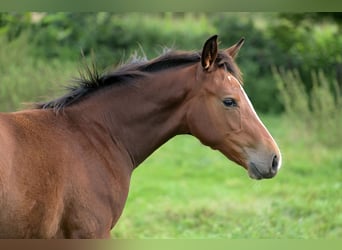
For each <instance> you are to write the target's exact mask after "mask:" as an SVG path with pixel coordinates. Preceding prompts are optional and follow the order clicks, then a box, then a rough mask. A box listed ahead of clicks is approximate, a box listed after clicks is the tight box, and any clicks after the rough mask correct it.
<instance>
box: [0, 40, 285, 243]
mask: <svg viewBox="0 0 342 250" xmlns="http://www.w3.org/2000/svg"><path fill="white" fill-rule="evenodd" d="M241 45H242V43H241V42H240V43H238V44H236V45H234V46H232V47H231V48H229V49H228V50H227V51H226V52H225V53H226V54H223V53H222V54H221V57H222V58H219V59H220V60H221V61H224V62H223V63H224V67H222V65H220V62H221V61H217V60H216V59H217V58H218V55H217V43H216V37H215V36H214V37H212V38H211V39H209V40H208V41H207V42H206V44H205V46H204V48H203V52H202V57H197V55H195V56H191V57H189V58H188V59H186V60H184V59H182V55H180V56H179V55H177V56H176V59H175V58H173V59H172V60H168V59H167V58H166V57H165V58H161V59H156V61H152V62H150V63H149V64H147V65H146V64H143V65H142V66H141V65H137V66H136V65H133V66H131V68H128V69H123V70H122V72H121V71H119V73H118V72H116V73H114V74H112V75H110V74H109V75H104V76H103V77H102V78H101V79H98V80H99V81H100V80H101V81H102V82H101V84H102V85H103V86H102V87H101V88H99V87H98V86H100V82H96V83H92V84H93V85H89V84H88V85H86V84H85V85H84V86H83V88H79V89H74V90H72V91H71V93H70V94H69V95H67V96H65V97H64V98H62V99H57V100H54V101H51V102H49V103H46V104H43V105H41V106H40V108H39V109H33V110H26V111H20V112H15V113H7V114H3V113H1V114H0V144H1V148H0V211H1V213H0V237H1V238H104V237H109V236H110V230H111V229H112V228H113V227H114V225H115V223H116V222H117V220H118V219H119V217H120V215H121V213H122V210H123V208H124V204H125V201H126V198H127V195H128V190H129V182H130V177H131V174H132V172H133V170H134V169H135V168H136V167H137V166H138V165H139V164H140V163H141V162H142V161H144V160H145V159H146V158H147V157H148V156H149V155H150V154H152V152H153V151H155V150H156V149H157V148H158V147H159V146H161V145H162V144H164V143H165V142H166V141H167V140H169V139H170V138H172V137H173V136H175V135H178V134H192V135H194V136H195V137H197V138H198V139H199V140H200V141H201V142H202V143H203V144H205V145H208V146H210V147H212V148H214V149H218V150H220V151H221V152H222V153H224V154H225V155H226V156H227V157H228V158H229V159H231V160H233V161H235V162H236V163H238V164H240V165H242V166H243V167H245V168H246V169H247V170H248V173H249V175H250V177H252V178H255V179H261V178H271V177H273V176H274V175H275V174H276V172H277V170H278V168H279V167H280V161H281V158H280V152H279V149H278V147H277V145H276V144H275V142H274V140H273V138H272V137H271V136H270V134H269V133H268V131H267V130H266V128H265V127H264V126H263V125H262V123H261V121H260V120H259V119H258V118H257V116H256V114H255V112H254V110H253V108H252V107H251V106H250V104H248V99H247V100H246V99H245V98H247V97H246V96H245V93H244V91H243V89H242V87H241V83H240V80H239V74H238V73H237V71H236V68H234V67H235V64H233V63H232V61H231V58H232V57H234V56H235V54H236V53H237V50H238V49H239V48H240V47H241ZM225 60H226V61H225ZM227 60H228V61H227ZM197 62H198V63H197ZM199 62H201V63H199ZM169 64H172V66H169ZM227 67H228V68H229V69H228V70H227ZM127 79H129V80H127ZM92 81H96V79H95V80H94V79H93V80H92ZM106 81H109V83H110V84H108V83H107V82H106ZM113 81H119V82H120V81H129V84H122V85H120V84H118V85H115V86H113V85H112V83H111V82H113ZM95 85H96V88H97V89H96V92H95V91H94V90H92V88H95V87H94V86H95ZM88 92H89V93H88ZM80 93H81V94H80ZM77 95H80V96H81V97H80V100H79V101H77V99H78V97H75V96H77ZM70 100H71V101H75V102H74V103H71V102H70ZM222 100H223V102H222ZM68 102H69V103H68ZM61 103H63V105H64V106H63V105H62V106H63V107H62V108H61V109H56V107H59V106H58V105H59V104H61ZM234 103H235V104H236V105H239V106H234V105H235V104H234ZM245 103H247V104H246V105H245ZM256 131H258V133H255V132H256Z"/></svg>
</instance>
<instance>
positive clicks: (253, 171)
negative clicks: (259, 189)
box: [248, 162, 264, 180]
mask: <svg viewBox="0 0 342 250" xmlns="http://www.w3.org/2000/svg"><path fill="white" fill-rule="evenodd" d="M248 175H249V177H250V178H251V179H254V180H261V179H263V178H264V177H263V175H262V174H261V173H260V171H259V170H258V168H257V166H256V165H255V164H254V163H253V162H251V163H250V164H249V167H248Z"/></svg>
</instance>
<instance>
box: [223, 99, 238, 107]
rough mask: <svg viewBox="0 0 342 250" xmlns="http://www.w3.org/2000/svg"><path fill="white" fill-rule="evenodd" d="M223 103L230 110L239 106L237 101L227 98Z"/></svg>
mask: <svg viewBox="0 0 342 250" xmlns="http://www.w3.org/2000/svg"><path fill="white" fill-rule="evenodd" d="M222 102H223V104H224V106H226V107H229V108H232V107H236V106H237V103H236V101H235V100H234V99H232V98H226V99H224V100H223V101H222Z"/></svg>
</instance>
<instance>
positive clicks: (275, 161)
mask: <svg viewBox="0 0 342 250" xmlns="http://www.w3.org/2000/svg"><path fill="white" fill-rule="evenodd" d="M280 166H281V157H280V156H277V155H273V156H272V157H271V160H270V161H269V162H266V164H265V163H260V162H259V163H258V162H253V161H251V162H250V163H249V164H248V175H249V177H251V178H252V179H256V180H261V179H269V178H273V177H274V176H275V175H276V174H277V173H278V170H279V168H280Z"/></svg>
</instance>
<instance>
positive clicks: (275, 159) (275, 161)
mask: <svg viewBox="0 0 342 250" xmlns="http://www.w3.org/2000/svg"><path fill="white" fill-rule="evenodd" d="M278 163H279V160H278V157H277V155H274V156H273V159H272V172H274V173H275V172H277V170H278Z"/></svg>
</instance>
